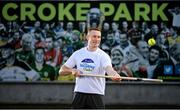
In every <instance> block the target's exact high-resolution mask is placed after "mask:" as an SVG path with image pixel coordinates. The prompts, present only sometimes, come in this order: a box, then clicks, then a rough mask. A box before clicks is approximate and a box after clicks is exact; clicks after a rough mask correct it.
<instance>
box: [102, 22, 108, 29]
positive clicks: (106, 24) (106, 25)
mask: <svg viewBox="0 0 180 110" xmlns="http://www.w3.org/2000/svg"><path fill="white" fill-rule="evenodd" d="M103 29H104V30H105V31H108V30H109V24H108V23H105V24H104V25H103Z"/></svg>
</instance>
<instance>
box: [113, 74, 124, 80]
mask: <svg viewBox="0 0 180 110" xmlns="http://www.w3.org/2000/svg"><path fill="white" fill-rule="evenodd" d="M111 79H112V80H113V81H121V80H122V79H121V76H120V75H119V74H118V73H116V74H115V75H114V77H113V78H111Z"/></svg>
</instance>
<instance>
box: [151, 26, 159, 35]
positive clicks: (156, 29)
mask: <svg viewBox="0 0 180 110" xmlns="http://www.w3.org/2000/svg"><path fill="white" fill-rule="evenodd" d="M151 31H152V33H154V34H157V33H158V31H159V28H158V26H157V25H153V27H152V29H151Z"/></svg>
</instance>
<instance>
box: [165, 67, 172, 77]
mask: <svg viewBox="0 0 180 110" xmlns="http://www.w3.org/2000/svg"><path fill="white" fill-rule="evenodd" d="M172 74H173V66H172V65H165V66H164V75H172Z"/></svg>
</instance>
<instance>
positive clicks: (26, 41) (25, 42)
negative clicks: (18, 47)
mask: <svg viewBox="0 0 180 110" xmlns="http://www.w3.org/2000/svg"><path fill="white" fill-rule="evenodd" d="M22 47H23V49H24V50H26V51H30V50H31V48H32V38H29V39H28V38H26V39H24V40H23V41H22Z"/></svg>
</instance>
